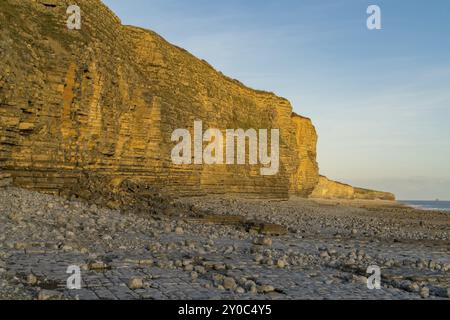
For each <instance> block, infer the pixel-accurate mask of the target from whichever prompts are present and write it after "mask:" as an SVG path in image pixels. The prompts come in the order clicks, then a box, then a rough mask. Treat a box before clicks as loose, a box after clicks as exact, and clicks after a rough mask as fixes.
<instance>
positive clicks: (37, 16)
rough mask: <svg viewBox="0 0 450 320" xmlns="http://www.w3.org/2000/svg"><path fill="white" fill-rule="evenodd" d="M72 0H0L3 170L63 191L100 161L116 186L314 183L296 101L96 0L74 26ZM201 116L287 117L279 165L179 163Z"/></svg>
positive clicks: (17, 179)
mask: <svg viewBox="0 0 450 320" xmlns="http://www.w3.org/2000/svg"><path fill="white" fill-rule="evenodd" d="M71 4H72V3H70V1H48V0H47V1H45V0H25V1H24V0H3V1H2V2H1V3H0V24H1V26H2V28H1V29H0V70H1V74H0V169H1V170H2V171H3V172H5V173H8V174H11V176H12V179H13V180H14V184H15V185H18V186H21V187H26V188H31V189H36V190H40V191H44V192H49V193H61V192H62V191H64V190H67V189H68V188H71V187H73V185H76V184H77V183H78V182H79V181H80V177H83V176H84V175H85V173H90V172H94V173H96V174H101V175H102V176H104V177H105V182H106V183H107V184H108V185H109V186H111V187H112V189H114V187H115V186H119V185H120V184H121V183H122V182H123V181H130V180H133V181H142V182H143V183H145V184H151V185H154V186H156V187H160V188H161V189H163V190H164V191H165V192H168V193H176V194H178V195H200V194H214V193H227V194H238V195H241V196H251V197H274V198H287V197H288V196H289V195H293V194H295V195H300V196H309V195H310V194H311V193H312V192H313V190H314V189H315V187H316V185H317V183H318V182H319V168H318V165H317V162H316V142H317V134H316V132H315V129H314V126H313V124H312V122H311V120H309V119H306V118H304V117H301V116H298V115H295V114H293V113H292V106H291V104H290V103H289V101H287V100H286V99H283V98H280V97H278V96H276V95H275V94H273V93H269V92H263V91H257V90H253V89H250V88H248V87H246V86H244V85H243V84H242V83H240V82H239V81H237V80H234V79H230V78H228V77H226V76H224V75H222V74H221V73H220V72H217V71H216V70H214V69H213V68H212V67H211V66H210V65H209V64H208V63H207V62H205V61H202V60H199V59H197V58H196V57H194V56H193V55H191V54H190V53H188V52H186V51H185V50H183V49H181V48H178V47H176V46H174V45H172V44H170V43H168V42H167V41H165V40H164V39H162V38H161V37H160V36H159V35H157V34H156V33H154V32H151V31H148V30H144V29H141V28H137V27H131V26H123V25H122V24H121V22H120V20H119V19H118V18H117V17H116V16H115V15H114V14H113V13H112V12H111V11H110V10H109V9H108V8H107V7H106V6H104V5H103V4H102V3H101V1H99V0H84V1H80V2H79V5H80V7H81V10H82V27H81V30H69V29H68V28H67V26H66V20H67V17H68V15H67V14H66V9H67V7H68V6H69V5H71ZM196 120H197V121H198V120H200V121H202V122H203V125H204V127H205V128H221V129H224V130H225V129H238V128H242V129H250V128H263V129H269V130H270V129H273V128H277V129H278V128H279V129H280V170H279V173H278V174H277V175H274V176H261V174H260V166H259V165H257V166H254V165H214V166H208V165H175V164H173V162H172V161H171V157H170V156H171V149H172V148H173V146H174V144H173V142H172V141H171V134H172V132H173V131H174V130H175V129H178V128H187V129H189V130H191V131H192V130H193V124H194V121H196ZM319 184H320V183H319ZM316 189H317V188H316ZM364 194H366V195H368V196H369V195H370V193H364ZM376 195H378V194H376Z"/></svg>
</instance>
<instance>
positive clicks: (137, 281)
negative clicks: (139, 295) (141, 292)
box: [128, 278, 144, 290]
mask: <svg viewBox="0 0 450 320" xmlns="http://www.w3.org/2000/svg"><path fill="white" fill-rule="evenodd" d="M143 287H144V281H143V280H142V278H131V279H130V281H129V282H128V288H130V289H131V290H137V289H142V288H143Z"/></svg>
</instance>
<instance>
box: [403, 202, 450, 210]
mask: <svg viewBox="0 0 450 320" xmlns="http://www.w3.org/2000/svg"><path fill="white" fill-rule="evenodd" d="M398 202H400V203H402V204H405V205H407V206H410V207H412V208H415V209H420V210H434V211H450V201H440V200H434V201H426V200H399V201H398Z"/></svg>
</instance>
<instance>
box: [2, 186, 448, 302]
mask: <svg viewBox="0 0 450 320" xmlns="http://www.w3.org/2000/svg"><path fill="white" fill-rule="evenodd" d="M168 201H169V200H168ZM0 203H1V204H2V205H1V206H0V234H1V235H0V299H39V300H48V299H69V300H72V299H74V300H76V299H80V300H84V299H89V300H91V299H94V300H98V299H125V300H134V299H187V300H191V299H203V300H210V299H258V300H261V299H263V300H265V299H267V300H272V299H356V300H359V299H448V295H449V293H450V292H449V287H448V285H449V280H450V277H449V268H450V254H449V253H450V219H449V217H450V213H449V212H435V211H433V212H431V211H429V212H428V211H419V210H415V209H412V208H408V207H404V206H401V205H398V204H396V203H395V202H386V201H342V200H313V199H311V200H305V199H301V198H292V199H290V200H289V201H269V200H243V199H240V200H238V199H232V198H224V197H211V196H209V197H196V198H181V199H177V200H170V205H169V206H167V207H165V209H161V210H159V209H155V210H153V212H152V213H149V212H147V213H145V212H143V211H142V210H140V211H133V210H122V209H110V208H106V207H102V206H98V205H96V204H89V203H87V202H85V201H81V200H78V199H73V198H72V199H71V200H68V199H67V198H62V197H56V196H51V195H44V194H40V193H37V192H33V191H28V190H23V189H18V188H13V187H7V188H5V189H3V190H0ZM371 265H377V266H379V267H380V268H381V270H382V271H381V272H382V288H381V289H380V290H369V289H368V288H367V277H368V276H369V275H368V274H367V273H366V270H367V268H368V266H371ZM69 266H79V268H80V269H81V279H82V280H81V281H82V286H81V289H80V290H69V289H68V288H67V279H68V277H69V276H70V274H67V273H66V272H67V269H68V267H69Z"/></svg>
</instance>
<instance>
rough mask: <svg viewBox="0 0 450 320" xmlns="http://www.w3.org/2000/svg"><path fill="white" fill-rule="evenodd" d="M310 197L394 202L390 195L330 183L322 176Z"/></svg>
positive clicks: (334, 182) (392, 196) (393, 196)
mask: <svg viewBox="0 0 450 320" xmlns="http://www.w3.org/2000/svg"><path fill="white" fill-rule="evenodd" d="M310 197H311V198H325V199H350V200H353V199H365V200H374V199H378V200H395V195H393V194H392V193H388V192H381V191H373V190H367V189H361V188H354V187H352V186H350V185H348V184H344V183H340V182H336V181H332V180H329V179H328V178H327V177H323V176H321V177H320V178H319V183H318V184H317V185H316V187H315V189H314V191H313V192H312V193H311V195H310Z"/></svg>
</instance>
